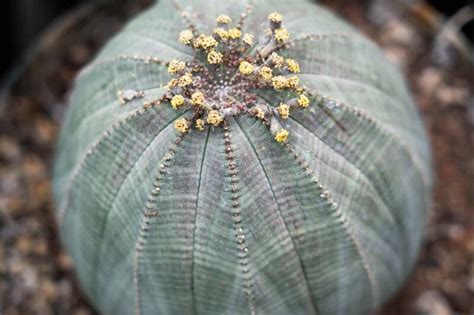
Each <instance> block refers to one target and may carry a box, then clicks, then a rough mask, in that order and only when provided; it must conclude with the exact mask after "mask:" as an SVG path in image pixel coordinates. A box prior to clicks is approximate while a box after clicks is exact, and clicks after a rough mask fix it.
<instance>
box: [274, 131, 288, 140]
mask: <svg viewBox="0 0 474 315" xmlns="http://www.w3.org/2000/svg"><path fill="white" fill-rule="evenodd" d="M289 134H290V133H289V132H288V130H286V129H280V131H278V132H277V134H276V135H275V140H276V141H277V142H278V143H283V142H286V140H288V135H289Z"/></svg>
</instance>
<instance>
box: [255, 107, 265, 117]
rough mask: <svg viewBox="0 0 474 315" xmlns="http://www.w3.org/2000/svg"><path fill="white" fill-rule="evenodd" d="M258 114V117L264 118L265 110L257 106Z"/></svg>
mask: <svg viewBox="0 0 474 315" xmlns="http://www.w3.org/2000/svg"><path fill="white" fill-rule="evenodd" d="M255 116H257V118H258V119H264V118H265V112H264V111H263V110H262V109H261V108H257V114H256V115H255Z"/></svg>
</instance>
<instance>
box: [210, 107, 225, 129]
mask: <svg viewBox="0 0 474 315" xmlns="http://www.w3.org/2000/svg"><path fill="white" fill-rule="evenodd" d="M222 120H223V118H222V117H221V115H220V114H219V112H218V111H217V110H211V111H209V113H208V114H207V123H208V124H210V125H213V126H216V127H217V126H219V125H220V123H221V122H222Z"/></svg>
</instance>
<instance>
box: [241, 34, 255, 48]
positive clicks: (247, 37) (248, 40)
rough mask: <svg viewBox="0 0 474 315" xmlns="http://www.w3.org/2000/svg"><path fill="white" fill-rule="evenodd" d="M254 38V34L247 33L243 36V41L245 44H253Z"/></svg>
mask: <svg viewBox="0 0 474 315" xmlns="http://www.w3.org/2000/svg"><path fill="white" fill-rule="evenodd" d="M253 38H254V36H253V35H252V34H245V35H244V37H243V38H242V41H243V42H244V44H247V45H249V46H252V45H253Z"/></svg>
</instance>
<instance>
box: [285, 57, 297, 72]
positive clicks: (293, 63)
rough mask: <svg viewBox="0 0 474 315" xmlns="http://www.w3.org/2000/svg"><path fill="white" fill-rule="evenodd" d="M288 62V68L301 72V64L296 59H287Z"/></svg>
mask: <svg viewBox="0 0 474 315" xmlns="http://www.w3.org/2000/svg"><path fill="white" fill-rule="evenodd" d="M286 64H287V65H288V70H290V71H291V72H293V73H299V72H300V65H299V64H298V62H296V60H294V59H286Z"/></svg>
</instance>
